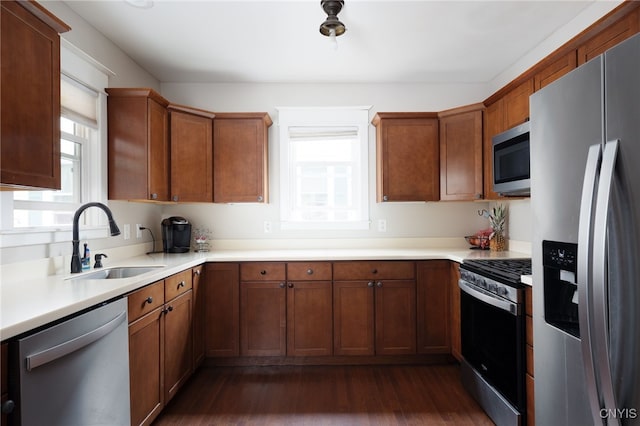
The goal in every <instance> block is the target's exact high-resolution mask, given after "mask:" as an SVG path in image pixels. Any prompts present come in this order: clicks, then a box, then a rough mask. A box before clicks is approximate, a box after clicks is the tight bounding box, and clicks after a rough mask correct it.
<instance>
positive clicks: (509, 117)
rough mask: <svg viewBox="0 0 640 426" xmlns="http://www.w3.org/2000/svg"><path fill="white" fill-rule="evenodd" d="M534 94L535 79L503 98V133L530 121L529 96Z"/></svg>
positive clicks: (527, 81) (522, 84) (525, 82)
mask: <svg viewBox="0 0 640 426" xmlns="http://www.w3.org/2000/svg"><path fill="white" fill-rule="evenodd" d="M532 94H533V79H529V80H526V81H524V82H523V83H521V84H520V85H518V86H517V87H515V88H514V89H513V90H510V91H509V92H508V93H507V94H506V95H504V97H503V98H502V103H503V105H502V108H503V114H504V124H503V131H504V130H507V129H510V128H512V127H515V126H517V125H518V124H522V123H524V122H525V121H527V120H529V96H531V95H532Z"/></svg>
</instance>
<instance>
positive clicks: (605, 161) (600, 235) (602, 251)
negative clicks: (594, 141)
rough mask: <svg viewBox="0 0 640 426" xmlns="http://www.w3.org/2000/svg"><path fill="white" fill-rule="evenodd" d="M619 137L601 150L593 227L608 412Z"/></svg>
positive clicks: (612, 400) (600, 363) (598, 338)
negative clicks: (611, 245)
mask: <svg viewBox="0 0 640 426" xmlns="http://www.w3.org/2000/svg"><path fill="white" fill-rule="evenodd" d="M619 144H620V142H619V141H618V140H613V141H610V142H607V143H606V144H605V146H604V152H603V154H602V168H601V173H600V182H599V183H598V198H597V201H596V203H597V204H596V215H595V221H594V227H593V263H592V267H593V317H592V318H593V331H594V333H593V337H594V340H595V348H596V354H597V357H596V360H595V361H596V365H597V369H598V373H599V379H600V380H599V382H600V386H601V392H602V397H603V398H604V404H605V406H604V408H605V409H607V413H609V412H611V411H610V410H613V409H616V408H618V405H617V403H616V397H615V393H614V390H613V379H612V374H611V363H610V361H609V359H610V356H609V355H610V347H609V309H608V306H609V303H608V280H609V277H608V273H609V271H608V268H607V266H608V265H607V263H608V259H607V249H608V229H607V227H608V223H609V208H610V205H611V192H612V188H613V185H614V181H615V179H614V175H615V170H616V159H617V157H618V151H619ZM619 424H620V420H619V419H618V418H617V416H609V417H608V418H607V425H609V426H612V425H619Z"/></svg>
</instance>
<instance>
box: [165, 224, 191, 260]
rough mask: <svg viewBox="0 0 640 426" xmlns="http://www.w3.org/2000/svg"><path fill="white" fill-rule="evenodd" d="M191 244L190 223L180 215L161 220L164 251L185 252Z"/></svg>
mask: <svg viewBox="0 0 640 426" xmlns="http://www.w3.org/2000/svg"><path fill="white" fill-rule="evenodd" d="M190 246H191V224H190V223H189V221H188V220H187V219H185V218H184V217H180V216H172V217H170V218H167V219H164V220H163V221H162V247H163V251H164V252H165V253H186V252H188V251H189V248H190Z"/></svg>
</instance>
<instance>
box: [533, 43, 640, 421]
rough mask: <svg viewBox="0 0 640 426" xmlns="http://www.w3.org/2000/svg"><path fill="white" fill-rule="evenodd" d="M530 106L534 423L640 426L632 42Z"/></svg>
mask: <svg viewBox="0 0 640 426" xmlns="http://www.w3.org/2000/svg"><path fill="white" fill-rule="evenodd" d="M530 106H531V206H532V220H533V223H532V226H533V238H532V271H533V309H534V311H533V313H534V334H533V335H534V376H535V418H536V424H539V425H545V426H553V425H571V426H573V425H589V424H597V425H600V424H606V425H615V424H623V425H626V424H636V425H637V424H640V249H639V246H640V231H639V229H640V36H636V37H633V38H631V39H628V40H626V41H624V42H622V43H621V44H619V45H617V46H616V47H614V48H612V49H610V50H609V51H607V52H605V53H604V54H603V55H601V56H599V57H597V58H595V59H593V60H591V61H589V62H587V63H586V64H584V65H582V66H580V67H578V68H577V69H575V70H573V71H572V72H570V73H569V74H567V75H566V76H564V77H562V78H561V79H559V80H557V81H556V82H554V83H552V84H550V85H549V86H547V87H545V88H543V89H541V90H540V91H538V92H536V93H534V94H533V95H532V96H531V98H530Z"/></svg>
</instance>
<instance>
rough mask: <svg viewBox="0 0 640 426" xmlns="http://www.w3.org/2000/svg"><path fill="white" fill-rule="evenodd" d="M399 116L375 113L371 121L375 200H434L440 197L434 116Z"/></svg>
mask: <svg viewBox="0 0 640 426" xmlns="http://www.w3.org/2000/svg"><path fill="white" fill-rule="evenodd" d="M387 115H389V116H390V117H389V118H387ZM397 117H398V118H397ZM399 117H402V115H401V113H398V114H393V113H378V115H377V116H376V117H375V118H374V121H373V124H374V125H375V126H376V150H377V152H376V161H377V185H376V186H377V191H376V194H377V201H378V202H382V201H436V200H438V199H439V198H440V195H439V191H440V180H439V179H440V168H439V161H440V153H439V150H440V148H439V141H438V119H437V117H430V118H415V117H412V118H399Z"/></svg>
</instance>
